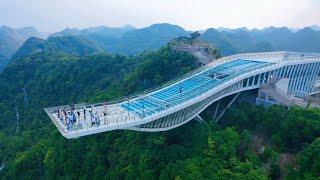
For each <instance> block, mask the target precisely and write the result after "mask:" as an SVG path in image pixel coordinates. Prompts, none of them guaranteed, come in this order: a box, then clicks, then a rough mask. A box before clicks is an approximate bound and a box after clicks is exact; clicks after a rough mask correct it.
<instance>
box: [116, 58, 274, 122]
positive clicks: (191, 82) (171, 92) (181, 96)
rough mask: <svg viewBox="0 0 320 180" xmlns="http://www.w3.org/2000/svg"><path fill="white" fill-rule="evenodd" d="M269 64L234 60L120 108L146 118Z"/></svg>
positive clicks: (126, 103) (124, 104)
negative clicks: (233, 77) (231, 78)
mask: <svg viewBox="0 0 320 180" xmlns="http://www.w3.org/2000/svg"><path fill="white" fill-rule="evenodd" d="M268 64H270V63H268V62H263V61H254V60H246V59H236V60H234V61H230V62H226V63H224V64H221V65H218V66H215V67H213V68H210V69H207V70H206V71H204V72H201V73H199V74H197V75H195V76H193V77H191V78H189V79H186V80H184V81H182V82H179V83H176V84H174V85H172V86H169V87H167V88H165V89H161V90H159V91H156V92H154V93H151V94H149V95H147V96H144V97H142V98H138V99H135V100H133V101H131V102H125V103H123V104H121V106H122V107H123V108H124V109H126V110H127V111H129V112H132V113H134V114H136V115H138V116H139V117H142V118H143V117H147V116H149V115H152V114H154V113H156V112H159V111H162V110H165V109H167V108H169V107H171V106H174V105H177V104H180V103H182V102H184V101H188V100H190V99H192V98H194V97H196V96H199V95H200V94H202V93H204V92H206V91H208V90H210V89H212V88H214V87H215V86H217V85H219V84H221V83H223V82H225V81H227V80H228V79H229V77H231V76H235V75H239V74H241V73H243V72H245V71H248V70H251V69H253V68H260V67H263V66H266V65H268Z"/></svg>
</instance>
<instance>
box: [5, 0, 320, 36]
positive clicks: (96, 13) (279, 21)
mask: <svg viewBox="0 0 320 180" xmlns="http://www.w3.org/2000/svg"><path fill="white" fill-rule="evenodd" d="M162 22H168V23H172V24H177V25H180V26H182V27H184V28H186V29H188V30H199V29H206V28H209V27H220V26H224V27H229V28H236V27H242V26H246V27H248V28H254V27H257V28H262V27H266V26H289V27H304V26H309V25H313V24H318V25H320V0H0V25H8V26H12V27H22V26H34V27H36V28H37V29H39V30H40V31H46V32H53V31H58V30H62V29H64V28H66V27H77V28H86V27H89V26H98V25H107V26H122V25H125V24H131V25H133V26H136V27H144V26H149V25H151V24H154V23H162Z"/></svg>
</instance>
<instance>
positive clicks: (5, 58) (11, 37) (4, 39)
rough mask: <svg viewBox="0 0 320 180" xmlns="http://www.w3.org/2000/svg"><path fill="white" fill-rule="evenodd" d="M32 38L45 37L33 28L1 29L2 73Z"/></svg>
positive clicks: (0, 52)
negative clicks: (18, 51)
mask: <svg viewBox="0 0 320 180" xmlns="http://www.w3.org/2000/svg"><path fill="white" fill-rule="evenodd" d="M30 37H44V35H43V34H42V33H40V32H38V31H37V30H36V29H35V28H33V27H24V28H17V29H14V28H10V27H8V26H1V27H0V71H1V69H2V68H3V67H4V66H5V65H6V64H7V63H8V62H9V60H10V58H11V56H12V55H13V54H14V53H15V52H16V51H17V50H18V49H19V48H20V47H21V45H22V44H23V43H24V42H25V41H26V40H27V39H28V38H30Z"/></svg>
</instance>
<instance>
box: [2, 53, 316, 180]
mask: <svg viewBox="0 0 320 180" xmlns="http://www.w3.org/2000/svg"><path fill="white" fill-rule="evenodd" d="M196 67H197V61H196V59H195V58H194V57H193V56H192V55H190V54H187V53H181V52H171V51H170V50H169V48H168V47H165V48H162V49H160V50H158V51H156V52H144V53H143V54H140V55H138V56H130V57H127V56H122V55H110V54H96V55H86V56H74V55H68V54H66V53H63V52H60V51H58V52H54V53H53V52H51V51H46V50H44V51H41V52H35V53H33V54H30V55H26V56H21V57H18V58H16V59H14V60H13V61H12V62H11V63H10V64H9V65H8V66H7V67H6V68H5V70H4V72H3V73H2V74H0V81H1V82H2V83H1V85H0V108H1V113H0V163H1V162H2V165H3V166H1V164H0V167H3V169H2V168H1V169H2V170H0V177H1V179H57V178H59V179H61V178H64V179H79V178H86V179H89V178H90V179H268V178H278V177H280V175H283V173H282V172H281V171H282V168H283V166H282V165H281V166H280V159H281V158H280V157H281V155H282V154H283V153H292V154H294V155H295V154H296V153H298V155H297V158H296V159H297V160H296V163H291V164H290V163H289V166H288V167H285V173H284V174H285V175H286V176H287V177H292V178H300V179H304V178H312V177H313V178H317V177H319V171H317V170H318V169H319V163H318V162H320V159H319V156H317V153H318V152H319V140H316V138H317V137H319V135H320V121H319V119H320V111H319V110H318V109H300V108H292V109H290V110H289V111H287V110H286V109H284V108H281V107H277V106H275V107H272V108H270V109H264V108H262V107H256V106H252V105H250V104H244V103H243V102H239V103H238V104H235V106H233V107H232V108H231V109H229V111H228V112H227V113H226V115H225V116H224V117H223V119H222V121H221V122H220V123H219V124H216V123H214V122H213V121H212V118H211V117H212V116H211V115H210V113H211V112H212V111H211V110H210V108H211V107H209V109H208V110H207V111H205V112H204V113H203V115H202V116H203V117H205V119H206V122H207V123H203V124H199V123H197V122H192V123H189V124H187V125H184V126H182V127H180V128H177V129H174V130H171V131H168V132H161V133H145V132H133V131H125V130H123V131H111V132H105V133H101V134H98V135H92V136H88V137H82V138H80V139H73V140H67V139H65V138H64V137H62V136H61V135H60V134H59V132H58V130H57V129H56V128H55V126H54V125H53V124H52V123H51V122H50V120H49V118H48V117H47V116H46V115H45V112H44V111H43V108H44V107H49V106H55V105H61V104H72V103H80V102H98V101H109V100H112V99H115V98H118V97H122V96H125V95H128V94H131V93H134V92H137V91H141V90H145V89H148V88H152V87H155V86H157V85H160V84H163V83H164V82H166V81H168V80H171V79H173V78H175V77H178V76H181V75H182V74H184V73H187V72H189V71H191V70H193V69H195V68H196ZM17 115H18V117H17ZM257 132H260V134H257ZM254 136H259V137H260V138H262V139H265V140H266V141H268V143H267V144H268V145H266V150H265V151H264V152H263V153H259V152H257V151H256V150H255V148H253V147H252V146H253V145H254V144H255V141H254V139H253V137H254ZM318 154H319V153H318ZM311 159H312V161H311ZM1 160H2V161H1Z"/></svg>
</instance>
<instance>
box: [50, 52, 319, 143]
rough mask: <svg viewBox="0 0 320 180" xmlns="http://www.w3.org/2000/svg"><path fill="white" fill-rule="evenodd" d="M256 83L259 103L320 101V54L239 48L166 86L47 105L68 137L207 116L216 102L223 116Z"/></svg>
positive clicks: (159, 127) (163, 127)
mask: <svg viewBox="0 0 320 180" xmlns="http://www.w3.org/2000/svg"><path fill="white" fill-rule="evenodd" d="M253 89H258V91H259V93H258V96H257V98H256V102H257V103H258V104H263V105H266V106H269V105H272V104H280V105H283V106H287V107H290V106H292V105H299V106H304V107H307V106H319V96H317V94H319V93H320V54H314V53H294V52H268V53H251V54H236V55H232V56H227V57H224V58H220V59H218V60H216V61H213V62H211V63H209V64H207V65H205V66H203V67H201V68H199V69H197V70H195V71H193V72H191V73H189V74H187V75H185V76H184V77H181V78H180V79H178V80H175V81H173V82H171V83H170V84H169V85H166V86H165V87H162V88H158V89H156V90H152V91H150V92H148V93H143V94H140V95H138V96H135V97H132V98H126V99H124V100H122V101H118V102H109V103H108V104H106V103H99V104H93V105H88V104H78V105H74V106H59V107H52V108H46V109H45V111H46V112H47V114H48V115H49V117H50V118H51V120H52V122H53V123H54V124H55V125H56V126H57V128H58V129H59V131H60V132H61V134H62V135H63V136H65V137H66V138H77V137H80V136H85V135H90V134H96V133H101V132H105V131H111V130H117V129H130V130H136V131H147V132H158V131H167V130H170V129H173V128H176V127H179V126H181V125H183V124H185V123H187V122H189V121H191V120H193V119H196V120H198V121H203V119H202V118H201V117H200V116H199V114H200V113H201V112H202V111H203V110H205V109H206V108H207V107H208V106H209V105H211V104H213V103H217V106H216V107H217V108H216V113H215V117H214V119H215V120H216V121H219V119H220V118H221V116H222V115H223V112H225V109H226V108H228V107H230V106H231V104H232V103H233V102H234V101H235V100H236V99H237V98H238V97H239V94H240V93H241V92H244V91H249V90H253ZM227 96H233V98H232V100H231V101H230V102H229V104H228V105H227V107H225V108H224V110H223V111H222V112H221V113H220V114H218V113H217V112H219V110H218V109H219V102H220V99H222V98H224V97H227ZM71 115H73V116H71ZM74 118H75V119H74ZM71 120H72V121H71Z"/></svg>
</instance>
